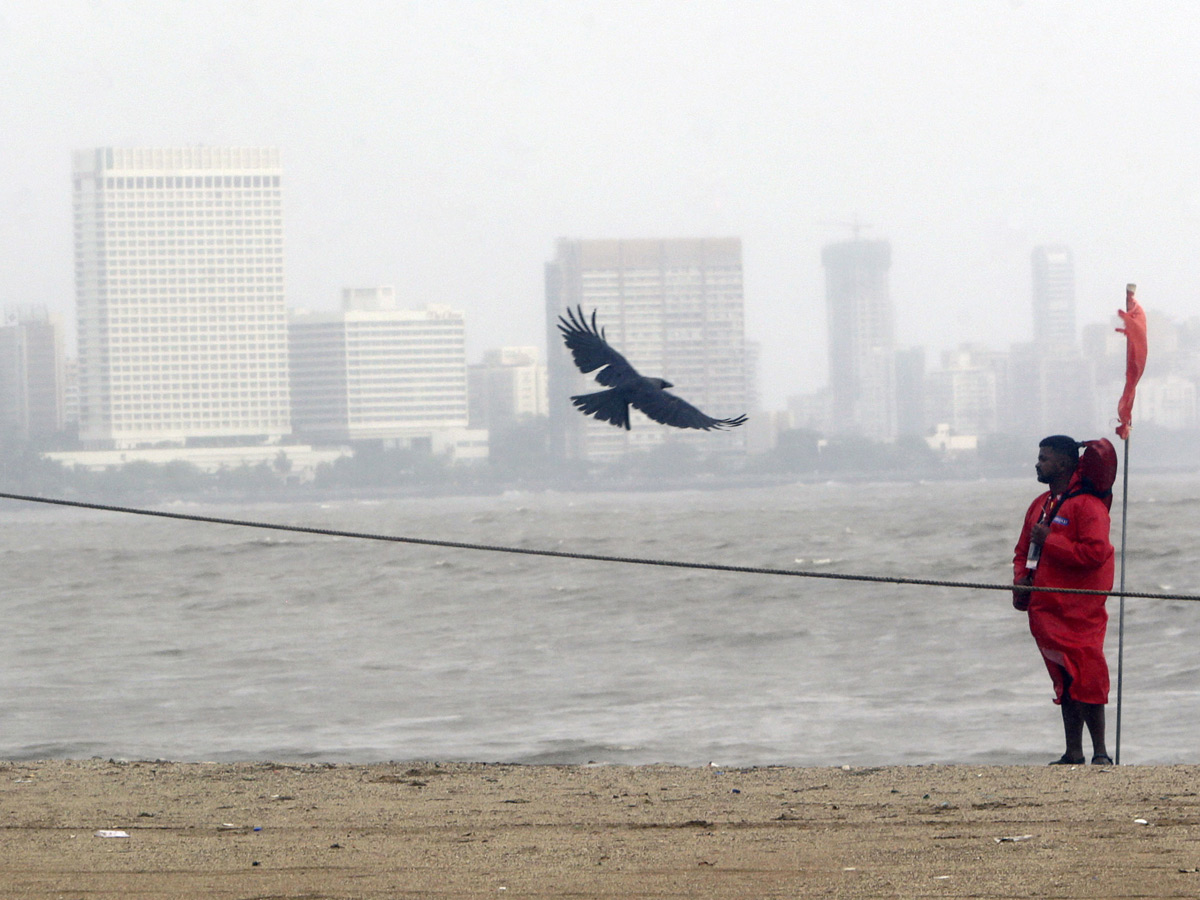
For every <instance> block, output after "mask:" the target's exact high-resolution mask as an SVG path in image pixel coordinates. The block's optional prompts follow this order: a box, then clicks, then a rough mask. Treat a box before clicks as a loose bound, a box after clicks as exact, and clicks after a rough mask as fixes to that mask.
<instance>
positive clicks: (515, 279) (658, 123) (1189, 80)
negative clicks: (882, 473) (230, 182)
mask: <svg viewBox="0 0 1200 900" xmlns="http://www.w3.org/2000/svg"><path fill="white" fill-rule="evenodd" d="M1198 23H1200V16H1198V15H1197V14H1196V8H1195V5H1194V4H1193V3H1190V2H1169V3H1167V2H1164V3H1149V2H1136V3H1135V2H1105V3H1092V2H1083V0H1080V2H1058V0H1050V2H1024V3H1022V2H1008V0H1005V2H1001V0H946V2H934V0H929V2H874V0H836V2H835V0H829V2H825V0H821V2H792V3H769V2H747V0H739V2H736V3H733V2H729V3H725V2H711V0H692V2H646V0H642V2H610V3H583V2H558V3H553V2H532V0H529V2H521V0H513V2H504V3H500V2H496V3H488V2H479V3H468V2H458V3H456V2H425V3H355V2H346V0H342V2H337V3H318V2H289V3H283V2H230V3H215V2H186V3H184V2H123V3H119V2H95V3H82V2H60V3H55V2H48V3H45V4H34V3H22V2H17V0H6V2H3V3H0V76H2V84H3V88H2V90H0V134H2V136H3V137H2V139H0V165H2V170H3V173H4V179H3V183H2V187H0V191H2V193H0V212H2V215H0V244H2V245H3V259H2V261H0V301H2V302H4V303H45V304H46V305H48V306H49V307H50V308H51V309H54V310H56V311H59V312H61V313H63V314H64V317H65V318H67V319H68V320H70V319H71V318H72V317H73V308H74V284H73V259H72V237H71V195H70V165H71V159H70V155H71V151H72V150H74V149H79V148H89V147H95V146H180V145H190V144H201V143H203V144H213V145H256V146H278V147H279V148H280V149H281V151H282V156H283V166H284V176H285V180H284V204H285V220H284V227H285V232H286V252H287V257H286V270H285V271H286V278H287V293H288V303H289V305H291V306H306V307H309V308H333V307H335V306H336V305H337V303H338V300H339V296H340V291H341V288H342V287H343V286H351V285H353V286H366V285H375V284H394V285H395V286H396V288H397V293H398V295H399V297H400V299H401V302H402V303H404V304H412V305H421V304H424V303H446V304H450V305H452V306H454V307H458V308H461V309H463V310H465V311H466V313H467V316H468V319H467V326H468V338H469V348H468V352H469V358H470V359H471V360H472V361H474V360H475V359H476V358H477V357H478V356H479V355H480V354H481V353H482V351H483V349H485V348H486V347H490V346H498V345H500V344H525V343H538V344H541V343H542V341H543V336H544V331H545V328H544V324H543V283H542V277H543V276H542V272H543V264H544V263H545V262H546V261H547V260H548V259H550V258H551V257H552V256H553V253H554V243H555V239H556V238H558V237H579V238H604V237H702V236H737V237H740V238H741V239H742V241H743V251H744V265H745V288H746V312H747V333H748V337H749V338H751V339H753V340H758V341H760V342H761V343H762V345H763V361H762V385H763V394H764V399H765V401H766V402H767V404H768V406H779V405H782V403H783V401H784V399H785V398H786V396H787V395H788V394H791V393H796V392H798V391H802V390H811V389H813V388H816V387H819V386H821V385H822V384H824V383H825V381H826V363H825V308H824V280H823V272H822V269H821V264H820V250H821V247H822V246H823V245H824V244H826V243H828V242H830V241H833V240H838V239H843V238H846V237H848V236H849V235H850V233H851V230H850V228H849V227H848V225H844V224H838V223H848V222H850V221H853V220H854V218H855V217H856V216H857V217H859V218H860V219H861V221H862V222H863V223H865V224H867V225H869V227H865V228H864V229H863V231H862V234H863V235H864V236H867V237H878V238H885V239H887V240H889V241H891V243H892V250H893V266H892V278H891V286H892V296H893V299H894V302H895V306H896V320H897V329H898V338H899V340H900V342H901V343H905V344H908V343H924V344H926V345H928V346H929V348H930V351H931V362H933V361H936V353H937V351H938V350H940V349H941V348H943V347H947V346H952V345H954V344H956V343H957V342H959V341H968V340H972V341H981V342H985V343H987V344H989V345H991V346H993V347H996V348H1004V347H1006V346H1007V345H1008V343H1010V342H1013V341H1022V340H1028V339H1029V338H1030V337H1031V329H1032V325H1031V313H1030V263H1029V256H1030V252H1031V250H1032V248H1033V247H1034V246H1035V245H1036V244H1039V243H1046V242H1062V243H1065V244H1067V245H1068V246H1070V247H1071V249H1072V250H1073V251H1074V254H1075V265H1076V283H1077V296H1078V319H1079V322H1080V324H1083V323H1086V322H1089V321H1097V320H1101V319H1105V318H1106V317H1108V316H1110V315H1111V314H1112V313H1113V311H1114V310H1115V309H1116V307H1117V306H1118V305H1120V304H1121V303H1122V302H1123V299H1124V285H1125V283H1126V281H1129V280H1134V281H1137V282H1138V284H1139V292H1138V293H1139V297H1140V298H1141V299H1142V301H1143V303H1144V304H1145V305H1146V306H1148V307H1149V308H1151V309H1160V310H1163V311H1165V312H1168V313H1170V314H1173V315H1175V316H1179V317H1184V316H1190V315H1193V314H1195V313H1197V312H1200V304H1198V303H1197V293H1198V292H1197V286H1198V285H1200V253H1198V252H1197V251H1198V249H1200V241H1198V238H1200V139H1198V138H1200V24H1198ZM664 374H666V375H667V376H668V377H669V376H670V373H664Z"/></svg>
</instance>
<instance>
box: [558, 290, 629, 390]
mask: <svg viewBox="0 0 1200 900" xmlns="http://www.w3.org/2000/svg"><path fill="white" fill-rule="evenodd" d="M558 330H559V331H561V332H562V336H563V341H565V342H566V345H567V349H569V350H570V351H571V355H572V356H573V357H574V358H575V365H576V366H578V367H579V371H580V372H584V373H587V372H591V371H593V370H595V369H601V371H599V372H597V373H596V380H597V381H598V382H600V383H601V384H603V385H605V386H606V387H611V386H612V385H614V384H617V383H618V382H620V381H624V380H627V379H629V378H631V377H634V376H636V375H637V374H638V373H637V370H636V369H635V368H634V367H633V366H631V365H630V364H629V360H627V359H626V358H625V357H623V356H622V355H621V354H620V353H618V352H617V351H616V350H614V349H613V348H612V347H611V346H609V343H608V341H607V340H605V338H604V329H603V328H597V327H596V311H595V310H592V321H591V322H590V323H589V322H588V320H587V316H585V315H584V314H583V307H582V306H581V307H579V314H578V315H576V314H575V310H573V309H569V308H568V309H567V315H566V316H559V317H558ZM602 367H603V368H602Z"/></svg>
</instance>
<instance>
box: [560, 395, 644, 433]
mask: <svg viewBox="0 0 1200 900" xmlns="http://www.w3.org/2000/svg"><path fill="white" fill-rule="evenodd" d="M571 402H572V403H574V404H575V405H576V406H577V407H579V409H581V410H582V411H583V412H585V413H586V414H587V415H589V416H595V417H596V418H597V419H599V420H600V421H602V422H612V423H613V424H614V425H616V426H617V427H618V428H624V429H625V430H626V431H629V430H630V428H629V404H628V403H627V402H626V401H625V399H624V398H623V397H621V395H620V394H619V393H618V392H617V390H616V389H615V388H610V389H609V390H607V391H596V393H594V394H576V395H575V396H574V397H572V398H571Z"/></svg>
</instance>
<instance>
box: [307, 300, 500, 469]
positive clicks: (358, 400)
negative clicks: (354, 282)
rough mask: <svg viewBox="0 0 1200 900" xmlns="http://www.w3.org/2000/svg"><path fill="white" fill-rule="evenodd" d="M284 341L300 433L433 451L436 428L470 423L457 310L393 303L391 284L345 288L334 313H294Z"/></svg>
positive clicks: (437, 442) (461, 325) (463, 345)
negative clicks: (288, 350)
mask: <svg viewBox="0 0 1200 900" xmlns="http://www.w3.org/2000/svg"><path fill="white" fill-rule="evenodd" d="M290 344H291V373H292V423H293V425H294V427H295V429H296V432H297V433H298V434H301V435H304V436H307V437H311V438H313V439H316V440H326V441H359V440H379V439H382V440H387V441H394V442H398V443H402V444H404V445H405V446H415V447H420V448H424V449H433V447H434V446H435V445H437V446H441V445H442V442H441V440H440V438H439V436H438V435H435V434H434V433H435V432H441V433H444V432H447V431H448V430H453V429H458V430H459V431H462V430H465V429H466V427H467V359H466V342H465V323H464V319H463V314H462V313H461V312H458V311H456V310H452V309H448V308H447V307H444V306H427V307H426V308H424V309H400V308H399V307H397V305H396V299H395V292H394V290H393V289H392V288H390V287H379V288H354V289H348V290H346V291H343V293H342V310H341V312H329V313H320V312H315V313H309V312H297V313H294V314H293V316H292V318H291V326H290ZM481 455H484V456H486V450H484V451H483V453H482V454H481Z"/></svg>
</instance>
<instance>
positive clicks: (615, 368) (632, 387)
mask: <svg viewBox="0 0 1200 900" xmlns="http://www.w3.org/2000/svg"><path fill="white" fill-rule="evenodd" d="M558 330H559V331H561V332H562V336H563V340H564V341H565V342H566V344H567V347H568V349H570V351H571V355H572V356H574V357H575V365H577V366H578V367H579V371H581V372H584V373H585V374H586V373H587V372H592V371H594V370H596V369H599V370H600V371H599V372H596V380H597V381H598V382H600V383H601V384H602V385H604V386H605V387H607V388H608V390H607V391H597V392H596V393H594V394H577V395H576V396H574V397H572V398H571V402H572V403H574V404H575V405H576V406H577V407H579V408H580V409H581V410H583V412H584V413H585V414H586V415H589V416H595V417H596V418H597V419H599V420H600V421H602V422H612V424H614V425H616V426H617V427H618V428H624V429H625V430H626V431H628V430H629V407H630V406H632V407H633V408H634V409H638V410H641V411H642V412H643V413H645V414H646V415H647V416H648V417H649V418H651V419H653V420H654V421H655V422H661V423H662V424H663V425H673V426H675V427H676V428H699V429H701V430H703V431H711V430H714V429H716V430H720V429H722V428H736V427H737V426H738V425H741V424H742V423H743V422H745V421H746V417H745V416H737V417H736V418H733V419H714V418H713V417H712V416H706V415H705V414H704V413H702V412H700V410H698V409H696V407H694V406H692V405H691V404H690V403H687V402H685V401H683V400H680V399H679V398H678V397H676V396H675V395H674V394H668V393H667V392H666V391H665V390H663V389H664V388H669V387H674V385H672V384H671V382H669V381H664V380H663V379H661V378H647V377H646V376H644V375H641V374H639V373H638V371H637V369H635V368H634V367H633V366H631V365H630V364H629V360H627V359H626V358H625V357H623V356H622V355H621V354H620V353H618V352H617V351H616V350H614V349H613V348H612V347H610V346H609V344H608V341H607V340H605V338H604V329H603V328H597V327H596V311H595V310H592V321H591V323H590V325H589V323H588V321H587V317H586V316H585V315H584V314H583V307H579V315H578V316H576V314H575V312H574V310H571V309H567V315H566V316H565V317H564V316H559V317H558Z"/></svg>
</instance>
